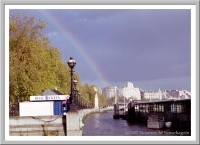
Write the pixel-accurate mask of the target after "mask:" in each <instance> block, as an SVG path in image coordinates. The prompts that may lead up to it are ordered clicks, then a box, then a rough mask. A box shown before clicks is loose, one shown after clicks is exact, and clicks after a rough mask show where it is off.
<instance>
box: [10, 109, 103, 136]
mask: <svg viewBox="0 0 200 145" xmlns="http://www.w3.org/2000/svg"><path fill="white" fill-rule="evenodd" d="M105 110H106V109H103V110H95V109H94V108H92V109H81V110H78V112H79V115H80V128H82V129H83V127H84V124H83V122H82V119H83V117H84V116H86V115H88V114H90V113H95V112H96V113H98V112H102V111H105ZM9 135H10V136H66V116H63V115H60V116H56V115H55V116H26V117H22V116H15V117H10V119H9Z"/></svg>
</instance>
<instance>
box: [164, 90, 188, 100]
mask: <svg viewBox="0 0 200 145" xmlns="http://www.w3.org/2000/svg"><path fill="white" fill-rule="evenodd" d="M166 92H167V94H169V95H170V96H171V98H174V99H188V98H191V93H190V92H189V91H187V90H181V91H180V90H170V91H166Z"/></svg>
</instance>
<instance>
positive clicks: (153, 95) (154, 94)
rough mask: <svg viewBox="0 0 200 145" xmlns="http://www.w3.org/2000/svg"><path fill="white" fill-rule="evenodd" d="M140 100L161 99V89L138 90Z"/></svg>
mask: <svg viewBox="0 0 200 145" xmlns="http://www.w3.org/2000/svg"><path fill="white" fill-rule="evenodd" d="M140 91H141V99H142V100H162V91H161V90H160V89H159V90H158V91H155V90H140Z"/></svg>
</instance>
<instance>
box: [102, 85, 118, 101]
mask: <svg viewBox="0 0 200 145" xmlns="http://www.w3.org/2000/svg"><path fill="white" fill-rule="evenodd" d="M102 93H103V94H104V95H105V96H106V97H108V98H111V97H115V96H118V95H119V89H118V88H117V87H116V86H115V87H112V86H108V87H105V88H103V89H102Z"/></svg>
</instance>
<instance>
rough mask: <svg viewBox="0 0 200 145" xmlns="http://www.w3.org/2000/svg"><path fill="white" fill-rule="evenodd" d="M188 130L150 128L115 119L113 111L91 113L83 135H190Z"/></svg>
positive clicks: (86, 120) (141, 124)
mask: <svg viewBox="0 0 200 145" xmlns="http://www.w3.org/2000/svg"><path fill="white" fill-rule="evenodd" d="M189 134H190V133H189V132H187V131H185V132H184V131H181V132H180V131H177V130H173V129H168V128H163V129H149V128H147V125H146V124H145V123H139V122H129V121H127V120H123V119H113V111H108V112H106V113H95V114H91V115H89V116H88V117H87V118H86V119H85V122H84V128H83V136H181V135H183V136H184V135H186V136H188V135H189Z"/></svg>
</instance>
